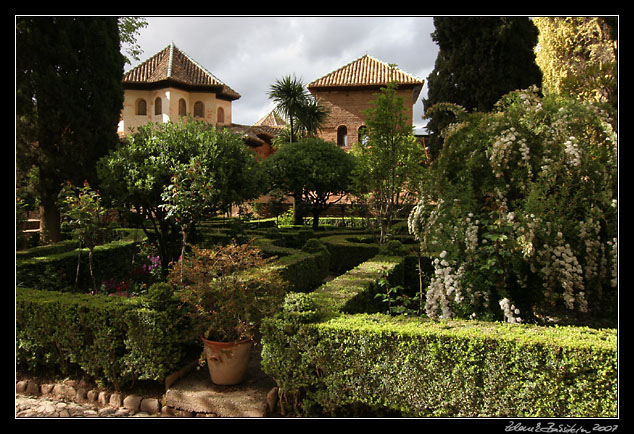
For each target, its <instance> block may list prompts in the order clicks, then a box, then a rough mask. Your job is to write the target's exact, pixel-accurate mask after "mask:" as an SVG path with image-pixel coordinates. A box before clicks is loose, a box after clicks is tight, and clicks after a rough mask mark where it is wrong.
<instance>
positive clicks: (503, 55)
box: [423, 17, 541, 156]
mask: <svg viewBox="0 0 634 434" xmlns="http://www.w3.org/2000/svg"><path fill="white" fill-rule="evenodd" d="M434 26H435V31H434V32H433V33H432V39H433V40H434V41H435V42H436V43H437V44H438V48H439V51H438V57H437V58H436V64H435V67H434V70H433V71H432V72H431V74H430V75H429V77H428V78H427V85H428V89H429V91H428V97H427V98H426V99H425V100H424V101H423V104H424V106H425V110H427V109H429V107H431V106H433V105H434V104H437V103H441V102H450V103H455V104H459V105H461V106H462V107H464V108H465V109H467V110H468V111H473V110H477V111H481V112H484V111H490V110H491V109H492V108H493V106H494V104H495V103H496V102H497V101H498V100H499V99H500V97H501V96H502V95H504V94H506V93H508V92H510V91H513V90H516V89H523V88H526V87H529V86H531V85H533V84H536V85H538V86H540V85H541V71H540V69H539V68H538V67H537V65H536V64H535V54H534V52H533V49H534V47H535V45H536V43H537V35H538V32H537V28H536V27H535V26H534V25H533V23H532V22H531V21H530V19H529V18H527V17H435V18H434ZM452 121H453V115H451V114H449V113H444V112H439V113H435V114H433V116H432V117H431V118H430V121H429V123H428V125H427V128H428V129H429V130H430V132H431V137H430V148H431V151H432V155H434V156H435V155H437V153H438V152H439V151H440V148H441V147H442V138H441V137H440V136H439V134H440V132H441V131H442V129H443V128H444V127H446V126H447V125H448V124H449V123H451V122H452Z"/></svg>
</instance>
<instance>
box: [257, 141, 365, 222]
mask: <svg viewBox="0 0 634 434" xmlns="http://www.w3.org/2000/svg"><path fill="white" fill-rule="evenodd" d="M354 164H355V160H354V158H353V156H352V155H351V154H349V153H347V152H346V151H344V150H343V149H341V148H340V147H338V146H337V145H335V144H334V143H332V142H327V141H325V140H322V139H316V138H310V139H302V140H300V141H298V142H294V143H288V144H285V145H283V146H281V147H280V149H278V150H277V151H276V152H275V154H273V155H272V156H270V157H269V158H267V159H266V160H265V161H264V167H265V168H266V171H267V173H268V176H269V178H270V182H271V188H272V189H279V190H281V191H284V192H286V193H288V194H291V195H293V197H294V198H295V200H301V201H303V203H305V204H306V205H308V206H309V208H310V210H311V211H312V214H313V229H317V227H318V226H319V214H320V213H321V212H323V211H325V210H326V209H328V207H329V206H331V205H332V204H333V203H335V202H337V201H338V200H339V197H340V195H342V194H345V193H347V192H348V191H349V187H350V183H351V173H352V170H353V168H354Z"/></svg>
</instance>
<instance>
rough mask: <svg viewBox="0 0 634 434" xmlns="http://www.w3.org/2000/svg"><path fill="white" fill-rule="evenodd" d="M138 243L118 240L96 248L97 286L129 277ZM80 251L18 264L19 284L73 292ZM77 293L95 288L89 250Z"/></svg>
mask: <svg viewBox="0 0 634 434" xmlns="http://www.w3.org/2000/svg"><path fill="white" fill-rule="evenodd" d="M136 245H137V242H136V241H134V240H127V239H123V240H118V241H113V242H111V243H108V244H103V245H100V246H97V247H95V249H94V252H93V272H94V274H95V281H96V282H97V285H99V284H100V282H101V281H102V280H105V279H110V278H113V277H114V278H119V277H124V276H126V273H128V272H129V270H130V268H131V263H132V257H133V255H134V252H135V250H136ZM79 254H80V252H79V249H75V250H71V251H66V252H62V253H56V254H52V255H48V256H37V257H31V258H28V259H24V260H17V261H16V283H17V285H18V286H22V287H26V288H35V289H44V290H53V291H63V292H68V291H73V290H74V282H75V275H76V273H77V257H78V256H79ZM79 273H80V274H79V283H78V286H77V291H81V292H85V291H86V289H87V288H92V281H91V278H90V268H89V264H88V249H81V259H80V268H79Z"/></svg>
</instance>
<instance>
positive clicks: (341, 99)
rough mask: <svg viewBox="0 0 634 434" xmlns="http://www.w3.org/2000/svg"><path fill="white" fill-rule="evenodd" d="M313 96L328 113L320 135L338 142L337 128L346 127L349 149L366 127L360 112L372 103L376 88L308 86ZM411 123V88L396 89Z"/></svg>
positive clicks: (377, 90) (376, 91) (412, 102)
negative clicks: (321, 87)
mask: <svg viewBox="0 0 634 434" xmlns="http://www.w3.org/2000/svg"><path fill="white" fill-rule="evenodd" d="M310 91H311V93H312V94H313V96H314V97H315V98H316V99H317V100H318V101H319V102H320V104H322V105H323V106H325V107H326V108H327V109H328V110H329V111H330V114H329V116H328V118H327V119H326V121H325V122H324V124H323V126H322V129H321V132H320V134H319V137H321V138H322V139H324V140H328V141H333V142H335V143H337V129H338V128H339V127H340V126H341V125H345V126H346V128H347V136H348V140H347V141H348V146H347V147H346V148H350V147H351V146H352V145H353V144H355V143H357V142H358V140H359V136H358V131H359V128H360V127H362V126H365V117H364V115H363V112H364V111H365V110H367V109H369V108H371V107H372V106H373V104H372V101H374V100H375V99H376V94H377V93H378V92H379V89H354V88H350V89H311V90H310ZM397 93H398V95H399V96H401V97H402V98H403V103H404V106H405V108H406V110H407V116H408V117H409V119H410V122H411V120H412V117H413V109H412V107H413V104H414V101H413V93H412V90H411V89H399V90H398V92H397Z"/></svg>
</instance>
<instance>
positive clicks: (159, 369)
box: [16, 286, 200, 388]
mask: <svg viewBox="0 0 634 434" xmlns="http://www.w3.org/2000/svg"><path fill="white" fill-rule="evenodd" d="M166 290H167V288H165V287H164V286H158V287H156V288H152V289H151V290H150V291H149V295H147V296H146V297H135V298H124V297H117V296H111V297H108V296H100V295H87V294H68V293H60V292H55V291H41V290H33V289H27V288H18V289H17V291H16V361H17V367H18V369H25V370H36V369H38V368H42V367H46V368H47V369H49V370H50V369H53V370H57V371H59V372H60V373H62V374H65V375H71V374H74V375H79V374H81V373H84V374H87V375H89V376H91V377H93V378H95V379H96V380H98V381H103V382H106V383H109V384H112V385H114V386H115V387H117V388H120V387H122V386H123V385H125V384H126V383H129V382H130V381H133V380H136V379H139V380H143V379H149V380H159V381H161V380H163V379H164V378H165V376H166V375H168V374H169V373H171V372H174V371H175V370H177V369H180V368H181V367H182V365H183V364H184V363H186V362H189V361H190V360H193V359H194V358H195V357H196V356H197V354H196V352H195V351H194V352H193V353H192V351H191V349H192V346H191V344H192V342H191V341H188V340H186V339H184V336H185V335H184V333H183V330H185V329H186V323H184V320H183V319H182V317H181V316H180V314H179V313H178V303H177V302H175V301H174V300H173V299H172V297H171V296H170V294H169V293H166ZM195 348H197V349H198V351H199V350H200V349H199V346H198V345H196V346H195Z"/></svg>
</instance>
